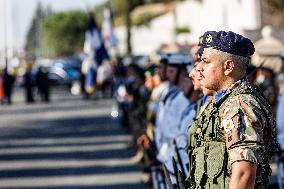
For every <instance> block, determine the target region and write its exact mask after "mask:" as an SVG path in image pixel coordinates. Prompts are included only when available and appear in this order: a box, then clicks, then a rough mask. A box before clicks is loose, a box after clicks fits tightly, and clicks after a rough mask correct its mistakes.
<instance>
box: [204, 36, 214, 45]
mask: <svg viewBox="0 0 284 189" xmlns="http://www.w3.org/2000/svg"><path fill="white" fill-rule="evenodd" d="M205 40H206V43H208V44H209V43H211V42H212V40H213V37H212V35H211V34H208V35H207V36H206V39H205Z"/></svg>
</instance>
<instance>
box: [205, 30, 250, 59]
mask: <svg viewBox="0 0 284 189" xmlns="http://www.w3.org/2000/svg"><path fill="white" fill-rule="evenodd" d="M201 46H202V47H203V48H213V49H217V50H219V51H223V52H227V53H230V54H234V55H238V56H243V57H250V56H251V55H253V53H254V51H255V49H254V45H253V43H252V42H251V40H250V39H248V38H246V37H243V36H242V35H239V34H236V33H234V32H232V31H228V32H226V31H219V32H217V31H207V32H205V33H204V34H203V38H202V44H201Z"/></svg>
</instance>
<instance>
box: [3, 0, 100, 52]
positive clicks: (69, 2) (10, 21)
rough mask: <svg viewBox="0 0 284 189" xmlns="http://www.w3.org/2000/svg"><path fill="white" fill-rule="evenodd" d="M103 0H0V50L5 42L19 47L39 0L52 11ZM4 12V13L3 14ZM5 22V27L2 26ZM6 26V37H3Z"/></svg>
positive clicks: (22, 44) (91, 5) (84, 5)
mask: <svg viewBox="0 0 284 189" xmlns="http://www.w3.org/2000/svg"><path fill="white" fill-rule="evenodd" d="M104 1H105V0H0V51H1V49H3V47H4V44H5V40H4V39H5V38H6V44H8V46H9V47H11V46H13V47H15V48H17V49H21V48H23V47H24V44H25V37H26V34H27V31H28V29H29V26H30V24H31V20H32V18H33V15H34V12H35V9H36V7H37V4H38V3H39V2H41V3H42V5H43V6H46V5H50V6H51V8H52V10H53V11H54V12H57V11H65V10H74V9H82V10H86V9H87V8H88V7H89V8H92V7H94V6H95V5H98V4H100V3H102V2H104ZM5 13H6V14H5ZM5 22H6V27H4V25H5ZM5 28H6V37H5V32H4V31H5Z"/></svg>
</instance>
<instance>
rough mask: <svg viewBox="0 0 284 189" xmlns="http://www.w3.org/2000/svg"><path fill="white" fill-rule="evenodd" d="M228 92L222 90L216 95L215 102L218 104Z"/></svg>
mask: <svg viewBox="0 0 284 189" xmlns="http://www.w3.org/2000/svg"><path fill="white" fill-rule="evenodd" d="M226 92H227V89H225V90H221V91H220V92H218V93H217V94H215V101H216V102H217V101H218V100H220V99H221V98H222V96H223V95H224V94H225V93H226Z"/></svg>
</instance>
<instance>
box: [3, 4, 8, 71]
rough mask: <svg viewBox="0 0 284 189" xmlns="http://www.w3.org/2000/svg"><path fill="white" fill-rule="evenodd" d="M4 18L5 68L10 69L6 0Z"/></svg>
mask: <svg viewBox="0 0 284 189" xmlns="http://www.w3.org/2000/svg"><path fill="white" fill-rule="evenodd" d="M3 4H4V6H3V7H4V10H3V19H4V21H3V22H4V56H5V69H8V50H7V10H6V9H7V5H6V0H4V2H3Z"/></svg>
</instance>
